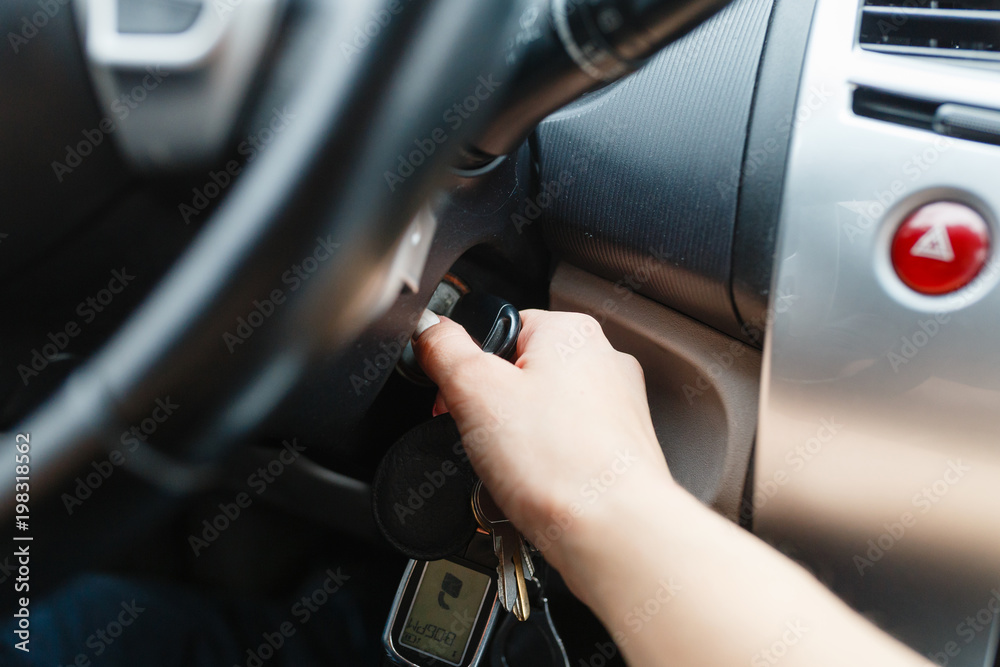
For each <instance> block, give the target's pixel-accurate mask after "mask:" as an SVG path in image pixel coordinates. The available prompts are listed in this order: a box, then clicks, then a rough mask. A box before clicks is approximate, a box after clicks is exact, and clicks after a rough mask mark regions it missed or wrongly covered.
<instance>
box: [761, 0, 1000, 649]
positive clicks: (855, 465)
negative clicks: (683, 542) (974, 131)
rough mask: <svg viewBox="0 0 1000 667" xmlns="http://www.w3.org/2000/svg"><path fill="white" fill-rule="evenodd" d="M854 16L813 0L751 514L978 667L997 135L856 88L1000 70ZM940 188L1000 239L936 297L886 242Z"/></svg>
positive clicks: (993, 484)
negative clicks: (919, 121) (875, 46)
mask: <svg viewBox="0 0 1000 667" xmlns="http://www.w3.org/2000/svg"><path fill="white" fill-rule="evenodd" d="M859 16H860V3H846V2H843V0H819V2H818V4H817V8H816V15H815V17H814V20H813V25H812V28H811V34H810V40H809V45H808V47H807V56H806V62H805V67H804V70H803V75H802V80H801V82H800V99H801V98H803V97H805V96H806V95H808V94H810V93H815V94H814V95H813V97H814V98H816V97H818V98H820V99H822V100H823V102H822V104H819V105H814V107H817V108H813V107H810V110H809V111H810V112H809V113H808V114H806V113H803V114H801V115H800V116H799V117H798V118H797V120H796V123H795V126H794V129H793V136H792V145H791V147H790V151H789V160H788V167H787V170H786V181H785V188H784V194H783V202H782V213H781V218H780V223H779V238H778V245H777V256H776V260H775V261H776V264H775V270H774V281H773V287H772V292H771V293H772V294H775V295H776V294H782V295H784V299H783V303H782V304H781V305H782V306H783V307H782V308H777V307H773V308H772V312H773V313H774V319H773V322H772V325H771V326H770V327H769V330H768V334H767V339H766V343H765V351H764V360H763V370H762V386H761V405H760V423H759V427H758V436H757V451H756V463H755V470H754V481H755V496H754V508H755V521H754V528H755V531H756V532H757V533H758V534H759V535H761V536H762V537H764V538H765V539H767V540H769V541H770V542H772V543H774V544H775V545H776V546H778V547H779V548H780V549H782V550H783V551H785V552H786V553H788V554H789V555H791V556H792V557H794V558H796V559H797V560H799V561H800V562H802V563H803V564H804V565H806V567H808V568H810V569H811V570H812V571H813V572H814V573H815V574H816V575H817V576H818V577H819V578H820V579H821V580H822V581H824V583H826V584H827V585H828V586H830V587H831V588H832V589H833V590H834V591H835V592H836V593H838V594H839V595H840V596H841V597H843V598H844V599H845V600H846V601H847V602H848V603H850V604H851V605H852V606H854V607H855V608H857V609H859V610H860V611H862V612H863V613H865V614H866V615H868V616H869V617H870V618H872V619H873V620H874V621H876V622H877V623H878V624H879V625H881V626H882V627H884V628H886V629H887V630H888V631H890V632H891V633H892V634H894V635H896V636H897V637H899V638H900V639H902V640H903V641H905V642H907V643H908V644H910V645H911V646H912V647H914V648H915V649H916V650H918V651H920V652H921V653H923V654H925V655H931V656H934V655H937V654H940V653H942V652H944V651H945V647H950V648H954V649H955V650H957V654H956V655H955V656H949V655H946V657H948V659H949V662H948V664H949V665H950V666H952V667H955V666H959V667H966V666H968V667H982V666H983V665H985V664H987V662H988V664H989V665H992V664H993V663H992V655H993V654H994V653H995V651H996V642H997V636H996V635H997V630H996V617H998V616H1000V614H994V615H993V617H992V621H993V622H992V623H991V624H989V626H987V627H986V628H985V629H984V630H982V631H977V632H971V631H969V632H971V635H970V634H969V632H967V630H968V626H963V623H966V619H967V618H969V617H970V616H971V617H975V615H976V613H977V612H979V611H980V610H982V609H984V608H986V605H987V604H988V603H989V599H990V595H991V591H993V590H1000V336H998V333H1000V290H998V289H997V283H998V281H1000V259H998V254H997V250H998V247H1000V227H998V223H997V214H998V212H1000V179H998V178H997V174H998V167H1000V147H996V146H990V145H986V144H980V143H975V142H970V141H964V140H959V139H950V138H946V137H942V136H940V135H937V134H934V133H933V132H930V131H924V130H918V129H914V128H909V127H903V126H899V125H894V124H891V123H886V122H882V121H877V120H873V119H868V118H861V117H857V116H855V115H854V114H853V112H852V110H851V101H852V94H853V90H854V88H855V87H856V86H858V85H864V86H870V87H873V88H877V89H880V90H886V91H891V92H894V93H899V94H902V95H909V96H913V97H917V98H921V99H927V100H932V101H941V102H955V103H960V104H968V105H972V106H981V107H987V108H1000V78H998V74H997V72H996V71H995V70H991V69H987V68H983V67H976V66H969V65H963V63H962V62H961V61H956V60H954V59H947V58H941V59H930V58H915V57H910V56H902V55H895V54H887V53H878V52H873V51H868V50H864V49H862V48H860V47H859V46H858V44H857V41H856V40H857V34H858V19H859ZM937 199H957V200H959V201H963V202H965V203H968V204H970V205H972V206H974V207H975V208H977V209H979V210H980V211H981V212H983V213H984V215H985V216H986V217H987V219H988V221H989V223H990V226H991V232H992V234H993V239H994V248H993V254H992V257H991V258H990V262H991V263H990V264H989V265H988V267H987V268H986V269H985V270H984V272H983V273H981V274H980V277H979V278H978V279H977V280H976V281H975V282H974V283H973V284H972V285H970V286H968V287H966V288H964V289H963V290H961V291H959V292H957V293H955V294H953V295H951V296H948V297H943V298H940V297H926V296H921V295H918V294H916V293H914V292H911V291H910V290H909V289H908V288H906V287H905V286H903V284H902V283H901V282H900V281H899V279H898V278H897V277H896V276H895V272H894V271H893V269H892V267H891V264H890V259H889V248H888V246H889V243H888V242H889V240H890V239H891V237H892V234H893V232H894V230H895V227H896V225H897V224H898V223H899V221H900V220H901V219H902V217H904V216H905V214H906V213H907V212H908V211H909V210H911V209H912V207H914V206H916V205H918V204H920V203H924V202H927V201H933V200H937ZM938 492H940V493H938ZM927 494H929V495H927ZM904 519H905V521H904ZM904 523H905V525H904ZM966 640H968V641H966ZM950 643H954V646H951V644H950Z"/></svg>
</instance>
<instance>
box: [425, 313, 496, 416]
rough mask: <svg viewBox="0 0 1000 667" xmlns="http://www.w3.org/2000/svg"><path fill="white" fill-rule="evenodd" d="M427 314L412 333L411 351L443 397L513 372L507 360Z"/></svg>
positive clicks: (454, 324) (457, 327) (451, 323)
mask: <svg viewBox="0 0 1000 667" xmlns="http://www.w3.org/2000/svg"><path fill="white" fill-rule="evenodd" d="M434 319H437V318H436V316H433V317H432V316H431V314H430V313H429V311H425V313H424V316H423V317H421V318H420V324H419V325H418V327H417V330H416V332H414V340H413V351H414V352H415V353H416V355H417V361H419V362H420V367H421V368H423V369H424V372H425V373H426V374H427V377H429V378H430V379H431V381H433V382H434V384H436V385H437V386H438V387H439V388H440V389H441V393H442V394H444V396H445V399H446V400H447V399H448V397H449V396H451V395H454V394H456V393H457V394H459V395H465V394H467V393H470V392H471V391H473V388H474V387H475V385H476V384H477V383H483V382H488V381H489V379H490V378H491V377H493V376H495V375H496V374H497V373H501V374H502V373H504V372H509V371H513V370H514V367H513V366H512V365H511V364H510V363H509V362H507V361H504V360H503V359H501V358H499V357H496V356H494V355H492V354H488V353H486V352H483V351H482V350H481V349H480V348H479V345H477V344H476V342H475V341H474V340H472V337H471V336H469V334H468V332H467V331H466V330H465V329H464V328H463V327H462V326H461V325H460V324H458V323H457V322H454V321H452V320H449V319H448V318H446V317H442V318H439V321H438V322H436V323H435V322H434V321H433V320H434Z"/></svg>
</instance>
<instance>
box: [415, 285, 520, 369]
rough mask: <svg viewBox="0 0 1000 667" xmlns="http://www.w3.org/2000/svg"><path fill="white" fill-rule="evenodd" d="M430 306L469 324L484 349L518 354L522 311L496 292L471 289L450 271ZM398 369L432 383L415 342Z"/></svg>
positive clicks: (474, 337) (470, 333)
mask: <svg viewBox="0 0 1000 667" xmlns="http://www.w3.org/2000/svg"><path fill="white" fill-rule="evenodd" d="M427 308H428V309H429V310H431V311H432V312H434V313H436V314H437V315H442V316H444V317H447V318H449V319H451V320H454V321H455V322H458V323H459V324H461V325H462V326H463V327H465V330H466V331H468V332H469V335H470V336H472V339H473V340H474V341H476V343H477V344H478V345H479V347H481V348H482V349H483V351H484V352H489V353H490V354H495V355H497V356H498V357H503V358H504V359H510V358H511V357H512V356H513V355H514V351H515V350H516V348H517V337H518V335H519V334H520V333H521V314H520V313H519V312H518V310H517V308H515V307H514V305H513V304H511V303H510V302H509V301H506V300H505V299H501V298H500V297H498V296H495V295H493V294H486V293H484V292H471V291H469V288H468V287H467V286H466V285H465V283H464V282H462V281H461V280H459V279H458V278H456V277H455V276H452V275H451V274H448V275H447V276H445V279H444V280H443V281H441V283H440V284H439V285H438V286H437V288H436V289H435V290H434V294H432V295H431V299H430V302H429V303H428V304H427ZM396 370H397V371H399V374H400V375H402V376H403V377H405V378H406V379H407V380H410V381H411V382H415V383H416V384H420V385H424V386H430V385H431V384H432V383H431V381H430V380H428V379H427V376H426V375H424V372H423V371H422V370H421V369H420V366H419V364H417V357H416V354H414V352H413V345H412V344H411V343H409V342H408V343H407V344H406V348H405V349H404V350H403V354H402V355H401V356H400V358H399V363H398V364H396Z"/></svg>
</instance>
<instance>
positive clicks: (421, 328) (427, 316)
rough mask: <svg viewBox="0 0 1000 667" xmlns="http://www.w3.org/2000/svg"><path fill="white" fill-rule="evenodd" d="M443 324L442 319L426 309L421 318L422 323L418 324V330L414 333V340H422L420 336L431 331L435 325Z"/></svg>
mask: <svg viewBox="0 0 1000 667" xmlns="http://www.w3.org/2000/svg"><path fill="white" fill-rule="evenodd" d="M440 322H441V318H440V317H438V316H437V315H436V314H435V313H434V312H433V311H431V310H427V309H426V308H424V312H423V314H422V315H421V316H420V321H419V322H417V328H416V329H414V331H413V340H417V339H418V338H420V334H422V333H423V332H425V331H427V330H428V329H430V328H431V327H432V326H434V325H435V324H438V323H440Z"/></svg>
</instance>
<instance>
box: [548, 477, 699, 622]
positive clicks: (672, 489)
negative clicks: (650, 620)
mask: <svg viewBox="0 0 1000 667" xmlns="http://www.w3.org/2000/svg"><path fill="white" fill-rule="evenodd" d="M594 491H595V493H591V494H589V495H584V496H583V499H582V500H580V501H578V502H575V503H570V504H569V505H568V506H566V507H562V508H560V509H559V510H557V511H556V512H555V513H554V514H553V520H552V521H551V522H550V523H549V525H548V526H547V527H546V528H545V529H544V530H536V531H535V546H536V547H538V548H539V549H540V550H541V551H542V553H543V554H544V556H545V558H546V560H547V561H548V562H549V563H550V564H551V565H552V566H553V567H555V568H556V569H557V570H558V571H559V573H560V574H561V575H562V576H563V579H564V580H565V581H566V583H567V585H569V587H570V589H571V590H572V591H573V592H574V594H576V596H577V597H579V598H580V599H581V600H582V601H583V602H584V603H586V604H588V605H589V606H591V607H592V608H594V609H595V611H596V610H597V609H596V606H598V605H599V604H600V600H601V599H602V598H603V597H604V595H603V591H602V589H603V588H604V587H606V586H607V585H610V586H611V587H612V588H613V587H614V586H615V585H616V582H615V581H614V577H608V576H607V573H609V572H622V571H623V569H627V568H629V562H630V560H631V559H632V558H634V557H635V555H636V547H637V545H641V541H640V540H637V539H636V536H637V535H645V534H647V533H648V531H649V530H650V528H651V526H652V525H653V524H654V523H655V522H657V521H662V519H663V516H664V515H666V516H671V517H678V518H679V515H681V514H683V513H684V512H687V511H689V508H690V507H691V503H692V502H693V503H694V504H695V505H697V501H695V500H694V499H693V498H692V497H691V496H690V494H688V493H687V491H685V490H684V489H683V488H681V487H680V486H679V485H678V484H677V483H676V482H675V481H674V480H673V478H672V477H671V476H670V474H669V471H667V469H666V466H663V468H662V469H658V468H649V467H647V468H637V469H635V470H630V471H629V472H628V474H627V475H624V476H622V477H621V479H619V480H617V482H616V483H615V484H614V485H609V486H607V487H605V488H604V489H603V490H601V491H598V490H597V489H594ZM623 545H628V546H627V547H625V546H623ZM640 548H641V547H640ZM595 584H598V585H595ZM600 584H603V586H602V585H600ZM612 594H613V593H612Z"/></svg>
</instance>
